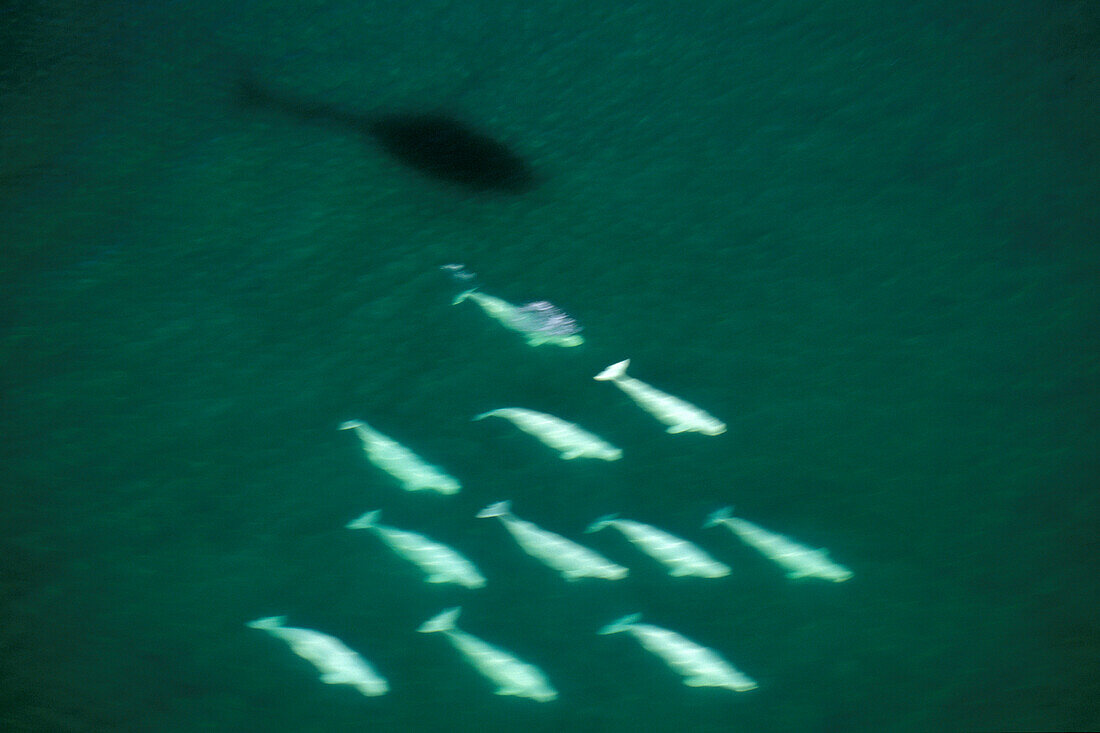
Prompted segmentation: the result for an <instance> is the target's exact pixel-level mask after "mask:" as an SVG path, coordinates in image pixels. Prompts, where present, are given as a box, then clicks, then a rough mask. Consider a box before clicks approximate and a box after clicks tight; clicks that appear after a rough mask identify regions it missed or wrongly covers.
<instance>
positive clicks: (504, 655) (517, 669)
mask: <svg viewBox="0 0 1100 733" xmlns="http://www.w3.org/2000/svg"><path fill="white" fill-rule="evenodd" d="M461 612H462V608H461V607H455V608H448V609H446V610H444V611H441V612H440V613H438V614H436V615H435V616H433V617H432V618H430V619H428V620H427V621H425V622H424V623H423V624H421V626H420V628H419V629H417V631H419V632H421V633H424V634H431V633H435V632H438V633H442V634H444V635H446V637H447V639H448V640H449V641H450V642H451V644H452V645H453V646H454V648H455V649H457V650H458V651H459V652H461V653H462V655H463V656H464V657H466V661H467V662H469V663H470V664H471V665H473V667H474V669H476V670H477V671H478V672H480V673H481V674H482V675H484V676H485V677H487V678H488V679H490V680H491V681H493V682H495V683H496V684H497V689H496V694H498V695H515V696H516V697H528V698H531V699H532V700H537V701H539V702H548V701H550V700H553V699H555V698H556V697H557V696H558V691H557V690H555V689H554V688H553V687H552V686H551V685H550V681H549V680H548V679H546V675H545V674H544V673H543V671H542V670H541V669H539V668H538V667H536V666H535V665H533V664H528V663H527V662H524V661H521V660H519V659H517V658H516V657H514V656H512V655H511V654H509V653H508V652H506V651H504V650H503V649H501V648H500V647H495V646H493V645H492V644H488V643H486V642H484V641H482V640H481V639H479V638H477V637H476V636H473V635H471V634H467V633H466V632H465V631H463V630H462V629H459V628H458V627H456V626H455V621H456V620H457V619H458V614H459V613H461Z"/></svg>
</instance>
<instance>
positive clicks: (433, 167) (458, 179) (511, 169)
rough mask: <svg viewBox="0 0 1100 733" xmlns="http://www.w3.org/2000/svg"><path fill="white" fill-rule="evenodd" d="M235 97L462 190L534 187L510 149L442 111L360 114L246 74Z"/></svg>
mask: <svg viewBox="0 0 1100 733" xmlns="http://www.w3.org/2000/svg"><path fill="white" fill-rule="evenodd" d="M237 94H238V98H239V99H240V101H241V102H242V103H244V104H246V105H248V106H252V107H262V108H266V109H273V110H276V111H278V112H281V113H283V114H286V115H289V116H292V117H296V118H297V119H300V120H303V121H306V122H311V123H321V124H326V125H330V126H332V127H336V128H339V129H342V130H346V131H349V132H353V133H357V134H359V135H362V136H364V137H366V138H369V139H370V140H372V141H374V142H375V143H377V144H378V145H379V146H380V147H381V148H382V149H383V150H385V151H386V152H387V153H389V154H390V155H391V156H392V157H393V158H395V159H396V160H398V161H400V162H401V163H404V164H405V165H407V166H409V167H410V168H413V169H415V170H417V171H420V172H421V173H423V174H425V175H427V176H430V177H432V178H435V179H438V180H441V181H446V182H448V183H453V184H457V185H460V186H463V187H465V188H467V189H471V190H474V191H485V192H500V193H509V194H519V193H524V192H527V191H530V190H531V189H533V188H534V187H535V186H536V184H537V183H538V179H537V177H536V175H535V171H534V169H533V168H532V166H531V164H530V163H528V162H527V161H526V160H525V159H524V158H522V157H521V156H520V155H519V154H518V153H516V152H515V151H514V150H512V148H510V147H509V146H508V145H506V144H505V143H503V142H501V141H500V140H497V139H496V138H494V137H492V136H490V135H489V134H488V133H486V132H484V131H481V130H478V129H476V128H474V127H473V126H472V125H470V124H469V123H467V122H464V121H462V120H459V119H458V118H456V117H454V116H452V115H450V114H447V113H444V112H439V111H431V112H417V111H404V112H370V113H368V112H361V111H356V110H352V109H348V108H346V107H342V106H340V105H336V104H328V103H325V102H317V101H312V100H308V99H303V98H299V97H296V96H293V95H290V94H286V93H283V92H280V91H277V90H275V89H274V88H272V87H270V86H266V85H263V84H261V83H260V82H258V81H257V80H256V79H255V78H253V77H252V76H250V75H245V76H244V77H242V78H241V79H240V80H239V81H238V84H237Z"/></svg>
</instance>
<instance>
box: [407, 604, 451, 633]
mask: <svg viewBox="0 0 1100 733" xmlns="http://www.w3.org/2000/svg"><path fill="white" fill-rule="evenodd" d="M460 613H462V606H455V607H454V608H447V609H444V610H442V611H440V612H439V613H437V614H436V615H434V616H432V617H431V618H430V619H428V620H427V621H425V622H424V623H422V624H420V628H418V629H417V631H419V632H420V633H421V634H431V633H434V632H437V631H451V630H452V629H454V627H455V621H457V620H458V614H460Z"/></svg>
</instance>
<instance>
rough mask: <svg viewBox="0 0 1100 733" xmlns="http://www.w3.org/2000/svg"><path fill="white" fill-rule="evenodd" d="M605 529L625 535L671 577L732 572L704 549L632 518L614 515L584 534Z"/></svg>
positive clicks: (610, 515)
mask: <svg viewBox="0 0 1100 733" xmlns="http://www.w3.org/2000/svg"><path fill="white" fill-rule="evenodd" d="M605 527H614V528H615V529H617V530H619V531H620V532H622V533H623V536H625V537H626V538H627V539H628V540H630V542H631V543H632V544H634V546H635V547H637V548H638V549H639V550H641V551H642V552H644V553H645V554H647V555H649V556H650V557H652V558H653V559H654V560H656V561H657V562H659V563H661V564H662V565H664V566H665V567H667V568H668V572H669V575H673V576H675V577H683V576H685V575H696V576H699V577H702V578H721V577H724V576H726V575H729V573H730V569H729V566H728V565H726V564H725V563H721V562H718V561H717V560H715V559H714V558H713V557H711V556H710V555H708V554H707V553H706V552H704V551H703V550H702V548H700V547H698V546H696V545H694V544H692V543H691V542H688V541H687V540H685V539H681V538H680V537H677V536H675V535H672V534H669V533H668V532H666V531H664V530H663V529H658V528H657V527H654V526H653V525H650V524H643V523H642V522H635V521H634V520H633V519H620V518H619V517H618V516H617V515H615V514H608V515H607V516H604V517H600V518H599V519H597V520H596V521H595V522H593V523H592V524H590V525H589V526H588V529H586V530H585V532H598V531H600V530H601V529H603V528H605Z"/></svg>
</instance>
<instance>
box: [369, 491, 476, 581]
mask: <svg viewBox="0 0 1100 733" xmlns="http://www.w3.org/2000/svg"><path fill="white" fill-rule="evenodd" d="M381 515H382V512H381V510H379V509H375V510H374V511H370V512H367V513H366V514H364V515H363V516H361V517H359V518H358V519H355V520H353V521H351V522H348V525H347V527H348V529H369V530H371V531H372V532H374V533H375V534H376V535H378V538H379V539H380V540H382V541H383V542H385V543H386V544H387V545H389V546H390V549H392V550H393V551H394V552H395V553H397V554H398V555H400V556H401V557H403V558H405V559H406V560H408V561H409V562H411V563H413V564H414V565H416V566H418V567H419V568H420V569H421V570H423V571H424V572H425V573H426V574H427V576H428V577H427V578H425V580H426V581H427V582H428V583H457V584H458V585H462V586H465V587H467V588H482V587H484V585H485V578H484V577H483V576H482V574H481V573H480V572H478V569H477V567H476V566H475V565H474V564H473V563H472V562H470V561H469V560H467V559H466V558H465V557H463V556H462V555H461V554H459V553H458V551H456V550H454V549H453V548H451V547H448V546H447V545H444V544H443V543H441V542H436V541H435V540H432V539H428V538H427V537H425V536H424V535H422V534H417V533H416V532H409V531H408V530H404V529H397V528H396V527H387V526H385V525H384V524H379V523H378V518H379V517H380V516H381Z"/></svg>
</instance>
